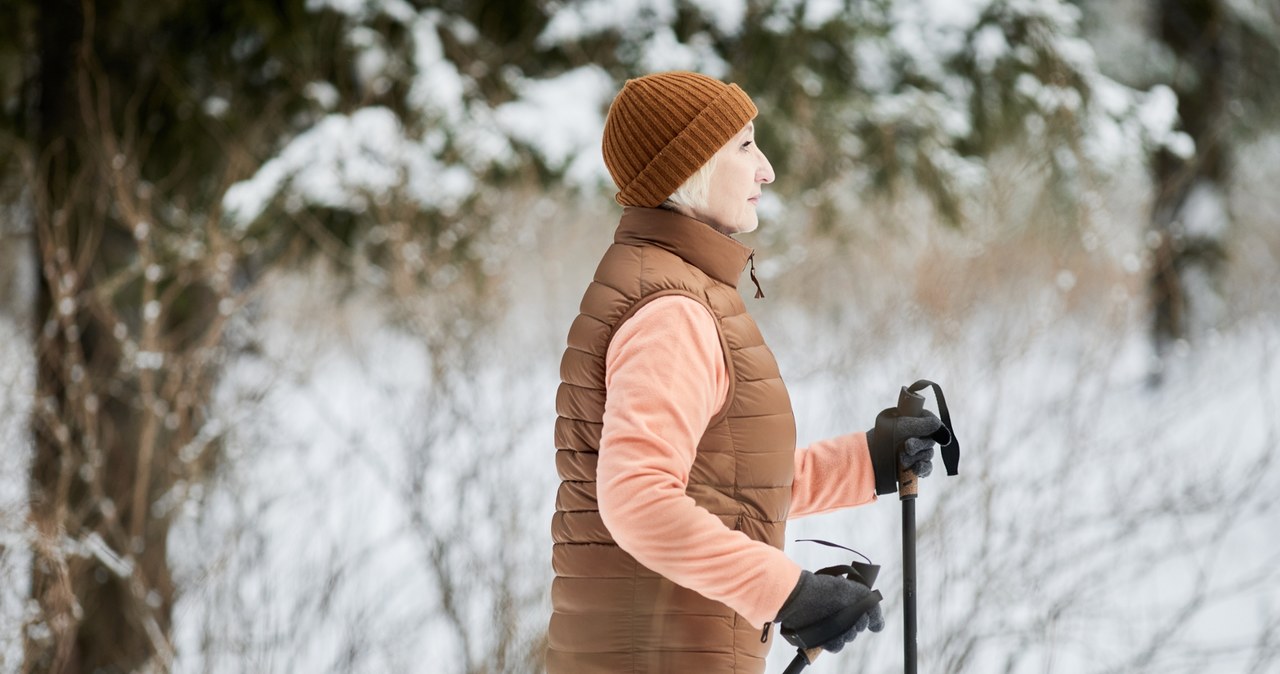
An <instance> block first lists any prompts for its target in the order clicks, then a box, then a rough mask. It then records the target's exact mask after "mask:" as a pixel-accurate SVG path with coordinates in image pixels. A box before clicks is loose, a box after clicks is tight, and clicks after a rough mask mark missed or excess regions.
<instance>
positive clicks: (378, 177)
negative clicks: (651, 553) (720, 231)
mask: <svg viewBox="0 0 1280 674" xmlns="http://www.w3.org/2000/svg"><path fill="white" fill-rule="evenodd" d="M666 69H693V70H698V71H701V72H704V73H707V74H710V75H713V76H716V77H721V78H723V79H726V80H728V81H734V82H737V83H739V84H740V85H741V86H742V87H743V88H744V89H745V90H746V91H747V92H748V93H750V94H751V95H752V97H753V98H754V99H755V101H756V103H757V104H758V106H759V108H760V110H761V115H760V117H759V119H758V120H757V122H756V128H757V138H758V140H759V142H760V145H761V148H762V149H763V150H764V151H765V152H766V153H767V154H768V156H769V157H770V158H771V160H772V161H773V165H774V167H775V168H776V170H777V174H778V180H777V182H776V183H775V184H774V185H772V186H770V188H769V189H768V190H766V196H767V199H766V201H765V202H764V203H762V204H761V220H762V225H761V227H760V230H759V231H758V232H756V233H754V234H750V235H744V236H743V237H742V240H743V241H744V242H745V243H747V245H750V246H752V247H754V248H755V249H756V250H757V256H756V258H757V260H758V262H759V268H760V276H761V281H762V283H763V285H764V287H765V291H766V293H767V294H768V299H766V300H755V301H753V300H748V302H749V306H750V307H751V310H752V312H753V313H754V314H755V315H756V317H757V320H758V321H759V322H760V324H761V327H762V329H763V330H764V332H765V334H766V336H767V337H768V339H769V340H770V343H771V345H772V346H773V349H774V351H775V352H776V353H777V355H778V358H779V361H780V363H781V365H782V369H783V373H784V376H785V377H786V378H787V381H788V383H789V385H790V386H791V388H792V393H793V398H794V400H795V402H796V411H797V419H798V421H799V424H800V428H799V430H800V434H801V438H802V440H804V441H808V440H815V439H818V438H820V437H825V436H827V435H831V434H835V433H840V432H848V431H853V430H861V429H864V428H867V427H869V426H870V425H871V424H872V423H873V420H874V416H875V414H876V412H877V411H879V410H880V409H881V408H883V407H886V406H888V405H890V404H892V403H893V402H894V400H895V395H896V393H895V392H896V390H897V387H898V386H900V385H902V384H906V383H909V382H910V381H913V380H914V379H916V378H918V377H922V376H927V377H930V378H932V379H935V380H937V381H939V382H941V383H942V384H943V385H944V387H946V390H947V391H948V396H949V399H950V402H951V405H952V410H953V416H954V417H955V419H956V423H957V429H958V433H959V435H960V437H962V438H963V439H964V441H965V449H966V455H965V457H964V460H963V462H962V464H961V474H960V477H958V478H946V477H935V478H932V479H929V480H926V481H925V482H924V485H923V489H922V497H921V501H920V504H921V505H920V508H921V515H920V516H921V528H920V554H921V561H920V580H919V592H920V602H921V614H920V615H921V617H920V624H921V627H920V639H921V643H920V647H921V662H922V671H930V672H979V673H984V674H985V673H989V672H995V671H1003V672H1051V671H1052V672H1124V673H1132V672H1162V673H1169V672H1202V671H1212V672H1215V673H1216V672H1249V673H1255V674H1260V673H1262V672H1275V671H1280V542H1278V541H1277V539H1276V537H1275V536H1274V534H1272V533H1268V532H1275V531H1277V530H1278V529H1280V504H1278V503H1277V499H1278V498H1280V489H1277V488H1276V486H1275V485H1276V484H1277V482H1276V481H1277V479H1280V468H1277V465H1276V458H1277V452H1278V451H1280V450H1278V445H1280V415H1277V411H1278V410H1280V404H1278V403H1280V271H1278V269H1280V227H1277V222H1280V191H1278V190H1277V189H1276V186H1277V185H1280V128H1278V125H1277V120H1280V114H1277V113H1280V2H1277V1H1276V0H844V1H841V0H631V1H629V2H614V1H610V0H530V1H527V2H515V1H510V2H503V1H498V0H439V1H435V2H432V1H426V0H235V1H230V2H228V1H223V0H216V1H215V0H150V1H149V2H140V1H137V0H101V1H98V2H93V1H89V0H84V1H79V0H4V2H3V3H0V671H4V672H54V673H58V674H96V673H102V674H115V673H124V672H169V671H176V672H302V671H305V672H466V673H469V674H470V673H481V672H485V673H496V672H534V671H538V670H539V669H540V664H539V663H540V659H541V649H542V639H543V631H544V628H545V624H546V619H547V616H548V611H549V604H548V601H547V588H548V585H549V583H550V579H551V575H552V574H551V569H550V537H549V523H550V513H551V510H552V506H553V504H552V499H553V498H554V496H553V495H554V491H555V484H556V477H555V473H554V466H553V458H552V457H553V448H552V444H551V440H552V433H551V425H552V422H553V420H554V405H553V403H554V392H555V386H556V383H557V381H558V361H559V357H560V352H561V350H562V348H563V343H564V342H563V340H564V335H565V332H566V331H567V329H568V326H569V323H570V321H571V320H572V317H573V316H574V315H575V314H576V310H577V302H578V299H579V296H580V293H581V291H582V290H583V288H585V285H586V283H587V281H588V280H589V278H590V274H591V272H592V270H593V268H594V264H595V262H596V260H598V258H599V255H600V254H601V253H602V252H603V249H604V247H605V246H606V245H607V244H608V242H609V241H610V238H611V233H612V229H613V227H614V225H615V223H616V218H617V215H618V209H617V207H616V206H615V205H614V204H613V202H612V200H611V198H610V197H611V195H612V192H613V190H612V189H611V187H610V185H609V182H608V177H607V174H606V173H605V171H604V167H603V163H602V161H601V159H600V154H599V137H600V132H601V129H602V126H603V116H604V113H605V111H606V110H607V107H608V104H609V102H610V100H611V98H612V96H613V94H614V93H615V92H616V91H617V90H618V88H619V87H620V86H621V84H622V82H623V81H624V80H625V79H626V78H628V77H633V76H637V75H640V74H644V73H647V72H652V71H656V70H666ZM897 517H898V516H897V508H896V501H890V500H886V501H884V502H882V503H879V504H875V505H871V506H867V507H865V508H860V509H857V510H855V511H851V512H845V513H837V514H831V515H823V516H819V517H815V518H811V519H808V520H801V521H798V522H796V523H795V524H794V526H793V527H792V529H791V531H790V538H792V539H794V538H798V537H803V536H805V535H818V536H820V537H822V538H826V539H829V540H837V541H841V542H843V543H845V544H848V545H852V546H854V547H857V548H859V549H860V550H862V551H864V552H866V553H867V554H869V555H870V556H871V557H872V558H873V559H875V560H876V561H877V562H879V563H882V564H885V566H886V569H885V571H884V573H883V574H882V580H881V586H882V587H883V588H884V591H885V593H886V598H887V600H888V601H887V604H886V606H887V608H886V612H887V616H888V620H889V623H890V626H889V628H888V629H887V630H886V631H885V632H884V633H883V634H880V635H874V636H869V637H863V638H862V639H859V640H858V641H857V642H855V644H854V645H853V646H852V647H850V648H849V649H846V651H845V652H844V653H842V654H840V655H839V656H834V657H826V658H823V659H822V660H820V661H819V662H818V664H817V665H816V666H815V667H814V668H813V671H815V672H822V671H825V672H853V671H858V672H886V673H887V672H893V671H899V670H900V664H899V658H900V649H901V633H900V632H897V633H895V630H897V629H899V628H898V623H899V620H900V612H899V610H898V608H899V607H900V605H901V602H900V597H898V596H897V594H898V590H897V587H898V584H899V583H900V580H895V578H894V574H895V573H896V572H897V568H898V564H897V554H898V538H897V536H898V534H897V523H898V519H897ZM789 550H791V551H792V554H793V555H794V556H795V557H796V558H797V559H798V560H799V561H801V562H802V563H803V564H805V565H806V566H808V567H809V568H814V567H817V566H820V565H828V564H832V563H836V562H838V561H843V560H836V561H832V558H831V557H830V555H829V553H828V552H826V551H824V550H812V549H809V548H806V547H805V546H804V544H798V545H797V544H791V545H790V546H789ZM787 650H789V649H786V648H785V647H782V646H779V647H776V648H775V649H774V651H775V652H774V656H775V659H774V661H773V662H772V664H773V665H774V667H775V668H776V669H778V670H781V668H782V667H783V663H785V661H786V659H787V658H788V656H789V654H788V653H786V652H785V651H787Z"/></svg>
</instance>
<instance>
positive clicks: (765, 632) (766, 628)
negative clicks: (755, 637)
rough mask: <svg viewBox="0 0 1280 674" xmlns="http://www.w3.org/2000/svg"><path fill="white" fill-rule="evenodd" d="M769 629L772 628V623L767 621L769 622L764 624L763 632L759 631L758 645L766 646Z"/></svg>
mask: <svg viewBox="0 0 1280 674" xmlns="http://www.w3.org/2000/svg"><path fill="white" fill-rule="evenodd" d="M770 627H773V621H769V622H767V623H765V624H764V629H763V630H761V632H760V643H762V644H767V643H769V628H770Z"/></svg>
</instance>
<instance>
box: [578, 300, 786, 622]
mask: <svg viewBox="0 0 1280 674" xmlns="http://www.w3.org/2000/svg"><path fill="white" fill-rule="evenodd" d="M605 389H606V398H605V408H604V428H603V431H602V436H601V440H600V457H599V462H598V464H597V469H596V486H597V493H596V495H597V499H598V502H599V505H600V516H601V517H602V518H603V519H604V524H605V526H606V527H608V528H609V532H610V533H611V534H612V535H613V538H614V540H615V541H616V542H617V543H618V545H619V546H621V547H622V549H623V550H626V551H627V552H628V553H630V554H631V555H632V556H633V557H635V558H636V559H637V560H638V561H639V562H640V563H641V564H644V565H645V566H647V567H649V568H650V569H652V570H654V571H656V572H658V573H660V574H662V575H663V576H665V577H667V578H668V579H670V580H671V581H673V582H675V583H677V584H679V585H681V586H683V587H686V588H689V589H691V590H694V591H696V592H698V593H700V594H702V595H703V596H705V597H708V598H710V599H714V600H716V601H719V602H722V603H724V604H726V605H727V606H729V607H730V608H732V609H733V610H734V611H737V612H738V613H739V614H741V615H742V616H743V617H744V618H746V619H747V621H749V622H750V623H751V624H752V625H755V626H756V627H760V626H762V625H763V624H764V623H766V622H768V621H770V620H773V618H774V616H776V615H777V613H778V610H779V609H780V608H782V604H783V602H785V601H786V599H787V596H788V595H789V594H790V593H791V590H792V589H793V588H794V587H795V585H796V583H797V582H798V581H799V579H800V567H799V566H798V565H797V564H796V563H795V562H793V561H791V560H790V559H788V558H787V556H786V555H785V554H783V552H782V551H781V550H778V549H777V548H774V547H773V546H770V545H768V544H766V543H762V542H759V541H754V540H751V539H750V538H748V537H747V536H746V534H743V533H742V532H740V531H733V530H732V529H729V528H728V527H726V526H725V525H724V524H723V523H722V522H721V521H720V519H719V518H718V517H716V516H715V515H712V514H711V513H710V512H708V511H707V510H706V509H704V508H702V507H700V506H699V505H697V504H696V503H695V502H694V500H693V499H692V498H691V497H689V496H688V495H686V494H685V488H686V487H687V486H688V484H689V471H690V469H691V467H692V466H693V460H694V457H695V456H696V453H697V446H698V441H699V440H700V439H701V438H702V434H703V432H704V431H705V430H706V428H707V423H708V422H709V421H710V420H711V418H712V417H713V416H714V415H715V413H716V412H718V411H719V409H720V407H721V406H722V405H723V404H724V401H725V399H726V397H727V396H728V389H729V382H728V375H727V372H726V368H725V365H724V355H723V351H722V348H721V345H720V337H719V333H718V330H717V327H716V323H715V319H714V317H712V316H711V314H710V312H709V311H708V310H707V308H706V307H704V306H703V305H702V304H700V303H699V302H697V301H695V300H693V299H690V298H687V297H682V296H671V297H662V298H658V299H656V300H653V301H652V302H650V303H649V304H647V305H645V306H644V307H642V308H641V309H640V310H639V311H637V312H636V314H635V315H634V316H632V317H631V318H630V319H629V320H627V321H626V322H624V323H623V324H622V326H620V327H619V328H618V331H617V332H616V333H615V334H614V336H613V340H612V341H611V342H610V344H609V349H608V352H607V355H606V358H605Z"/></svg>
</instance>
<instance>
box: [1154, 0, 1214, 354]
mask: <svg viewBox="0 0 1280 674" xmlns="http://www.w3.org/2000/svg"><path fill="white" fill-rule="evenodd" d="M1227 13H1228V9H1227V8H1226V7H1225V5H1224V2H1223V1H1222V0H1157V3H1156V23H1157V36H1158V38H1159V39H1160V40H1161V41H1162V42H1163V43H1164V44H1165V45H1166V46H1167V47H1168V48H1169V50H1170V52H1171V53H1172V54H1173V55H1174V56H1175V58H1176V59H1177V63H1178V65H1177V69H1176V71H1175V77H1174V82H1173V89H1174V91H1175V93H1176V94H1177V97H1178V114H1179V116H1180V118H1181V120H1182V126H1183V130H1184V131H1185V132H1186V133H1187V134H1188V135H1190V136H1191V138H1192V139H1193V140H1194V141H1195V144H1196V153H1195V155H1194V156H1193V157H1191V158H1189V159H1184V158H1181V157H1178V156H1175V155H1174V154H1172V153H1170V152H1168V151H1165V150H1161V151H1159V152H1158V153H1157V155H1156V157H1155V158H1154V160H1153V163H1152V171H1153V174H1154V178H1155V182H1156V193H1155V203H1154V205H1153V209H1152V218H1151V229H1152V233H1153V235H1152V237H1151V238H1150V240H1151V241H1152V244H1153V253H1154V258H1153V265H1152V271H1151V279H1150V292H1151V302H1152V336H1153V339H1154V343H1155V346H1156V352H1157V355H1158V356H1160V358H1161V360H1163V359H1164V356H1165V355H1166V354H1167V352H1168V350H1169V347H1170V346H1171V345H1173V344H1175V343H1177V342H1179V341H1180V340H1187V339H1190V338H1192V337H1194V336H1195V335H1196V334H1197V333H1199V332H1202V331H1204V330H1205V329H1206V328H1208V327H1210V326H1211V325H1212V324H1213V322H1214V320H1215V318H1216V317H1215V308H1216V306H1217V305H1218V304H1219V302H1220V298H1219V295H1218V293H1217V291H1216V285H1217V283H1218V278H1219V271H1220V269H1221V267H1222V263H1223V261H1224V254H1225V253H1224V251H1225V249H1224V242H1225V239H1226V236H1227V233H1228V230H1229V229H1230V222H1231V219H1230V213H1229V211H1228V208H1227V187H1228V181H1229V179H1230V155H1231V146H1230V120H1229V117H1228V105H1229V102H1230V91H1229V85H1230V79H1229V78H1230V75H1231V69H1230V64H1231V59H1230V54H1229V51H1228V49H1229V41H1228V39H1227V30H1228V25H1229V18H1228V14H1227Z"/></svg>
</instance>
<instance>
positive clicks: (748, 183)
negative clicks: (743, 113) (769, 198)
mask: <svg viewBox="0 0 1280 674" xmlns="http://www.w3.org/2000/svg"><path fill="white" fill-rule="evenodd" d="M755 132H756V130H755V125H754V124H753V123H751V122H747V125H746V126H744V127H743V128H742V130H741V131H739V132H738V134H737V135H735V136H734V137H733V138H730V139H729V142H728V143H725V145H724V147H722V148H720V149H719V150H718V151H717V152H716V165H715V169H714V170H713V171H712V172H711V184H710V185H709V188H708V190H707V207H706V210H705V211H703V212H702V213H697V214H696V215H697V216H699V217H698V219H699V220H702V221H704V222H706V223H708V224H710V225H711V226H712V227H714V228H715V229H717V230H719V231H720V232H723V233H725V234H738V233H741V232H750V231H754V230H755V228H756V227H757V226H758V225H759V224H760V221H759V219H758V217H757V216H756V205H757V204H758V203H759V202H760V192H761V187H762V186H763V185H764V184H765V183H771V182H773V167H772V166H770V165H769V160H768V159H767V158H766V157H765V156H764V153H763V152H761V151H760V148H759V147H757V146H756V142H755Z"/></svg>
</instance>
